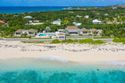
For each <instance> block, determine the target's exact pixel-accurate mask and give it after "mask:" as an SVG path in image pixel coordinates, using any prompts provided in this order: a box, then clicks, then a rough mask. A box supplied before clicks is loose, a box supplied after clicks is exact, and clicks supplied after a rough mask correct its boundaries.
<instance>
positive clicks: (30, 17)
mask: <svg viewBox="0 0 125 83" xmlns="http://www.w3.org/2000/svg"><path fill="white" fill-rule="evenodd" d="M24 18H25V19H32V18H33V17H32V16H25V17H24Z"/></svg>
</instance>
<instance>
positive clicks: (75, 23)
mask: <svg viewBox="0 0 125 83" xmlns="http://www.w3.org/2000/svg"><path fill="white" fill-rule="evenodd" d="M73 24H74V25H75V26H81V25H82V23H79V22H73Z"/></svg>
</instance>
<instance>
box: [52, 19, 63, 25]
mask: <svg viewBox="0 0 125 83" xmlns="http://www.w3.org/2000/svg"><path fill="white" fill-rule="evenodd" d="M61 22H62V21H61V19H58V20H54V21H53V22H52V24H54V25H59V26H60V25H61Z"/></svg>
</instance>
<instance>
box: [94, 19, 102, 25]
mask: <svg viewBox="0 0 125 83" xmlns="http://www.w3.org/2000/svg"><path fill="white" fill-rule="evenodd" d="M92 23H93V24H102V21H100V20H98V19H94V20H92Z"/></svg>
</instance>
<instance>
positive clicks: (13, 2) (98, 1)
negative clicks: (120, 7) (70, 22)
mask: <svg viewBox="0 0 125 83" xmlns="http://www.w3.org/2000/svg"><path fill="white" fill-rule="evenodd" d="M116 4H125V0H0V6H109V5H116Z"/></svg>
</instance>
